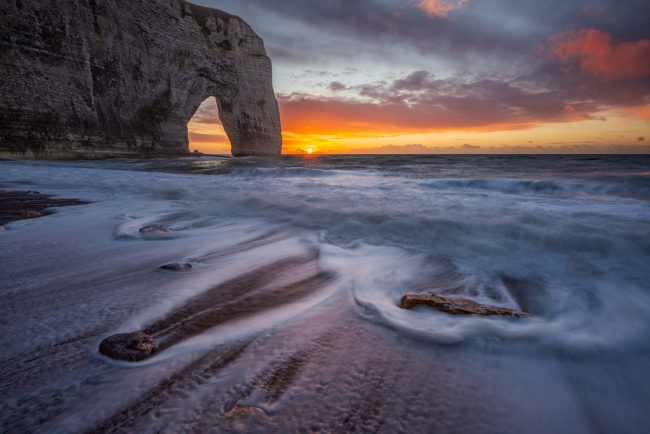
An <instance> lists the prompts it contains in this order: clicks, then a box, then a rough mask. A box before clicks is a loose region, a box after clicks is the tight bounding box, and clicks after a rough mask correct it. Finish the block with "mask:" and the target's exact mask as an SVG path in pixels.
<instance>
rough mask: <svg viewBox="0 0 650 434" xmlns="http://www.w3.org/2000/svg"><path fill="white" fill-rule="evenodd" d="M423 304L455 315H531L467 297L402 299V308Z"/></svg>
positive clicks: (406, 297) (437, 296)
mask: <svg viewBox="0 0 650 434" xmlns="http://www.w3.org/2000/svg"><path fill="white" fill-rule="evenodd" d="M421 304H422V305H426V306H430V307H433V308H435V309H438V310H440V311H442V312H447V313H451V314H454V315H482V316H490V315H499V316H511V317H516V318H519V317H529V316H530V314H529V313H526V312H520V311H518V310H514V309H509V308H507V307H497V306H490V305H489V304H481V303H477V302H475V301H472V300H468V299H466V298H449V297H440V296H439V295H405V296H404V297H402V300H401V307H402V309H412V308H414V307H415V306H419V305H421Z"/></svg>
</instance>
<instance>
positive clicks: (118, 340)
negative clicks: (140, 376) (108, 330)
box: [99, 332, 158, 362]
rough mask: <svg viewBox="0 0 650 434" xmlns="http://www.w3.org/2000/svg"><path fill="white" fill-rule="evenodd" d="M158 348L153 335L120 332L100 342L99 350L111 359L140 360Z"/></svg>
mask: <svg viewBox="0 0 650 434" xmlns="http://www.w3.org/2000/svg"><path fill="white" fill-rule="evenodd" d="M157 349H158V344H157V343H156V341H155V340H154V338H153V337H151V336H149V335H148V334H145V333H142V332H135V333H120V334H117V335H113V336H110V337H108V338H106V339H104V340H103V341H102V342H101V343H100V344H99V352H100V353H102V354H103V355H105V356H108V357H110V358H111V359H116V360H125V361H128V362H138V361H140V360H144V359H146V358H148V357H151V355H152V354H153V353H154V352H155V351H156V350H157Z"/></svg>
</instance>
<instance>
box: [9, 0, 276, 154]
mask: <svg viewBox="0 0 650 434" xmlns="http://www.w3.org/2000/svg"><path fill="white" fill-rule="evenodd" d="M0 5H1V6H2V10H3V13H5V18H3V21H5V22H6V23H7V25H6V26H4V27H3V29H0V33H1V34H2V37H3V38H4V39H5V40H8V41H10V43H9V45H8V46H6V48H3V51H4V50H5V49H6V50H7V53H2V54H3V55H5V54H6V58H7V59H8V61H7V62H4V63H3V64H2V65H0V68H2V69H0V74H1V75H0V78H1V79H2V80H0V83H1V84H0V86H2V95H3V97H4V98H0V138H1V139H2V140H0V152H1V153H3V154H5V155H6V154H10V155H34V156H42V157H74V156H83V157H95V156H97V157H101V156H112V155H176V154H185V153H187V152H188V138H187V123H188V122H189V120H190V119H191V117H192V116H193V115H194V113H195V111H196V109H197V108H198V106H199V105H200V104H201V102H202V101H203V100H205V99H206V98H207V97H210V96H214V97H215V98H216V99H217V103H218V106H219V116H220V118H221V122H222V124H223V127H224V130H225V131H226V133H227V135H228V137H229V139H230V142H231V146H232V153H233V155H235V156H245V155H259V156H272V155H279V154H280V153H281V150H282V136H281V127H280V115H279V111H278V105H277V101H276V99H275V95H274V92H273V86H272V70H271V61H270V59H269V58H268V56H267V55H266V51H265V49H264V43H263V41H262V39H261V38H259V37H258V36H257V35H256V34H255V32H254V31H253V30H252V29H251V27H250V26H249V25H248V24H246V23H245V22H244V21H243V20H242V19H241V18H238V17H236V16H233V15H230V14H227V13H225V12H222V11H218V10H215V9H209V8H204V7H200V6H196V5H193V4H191V3H187V2H185V1H184V0H139V1H133V0H102V1H98V0H89V1H83V2H79V1H76V0H32V1H30V2H24V1H22V2H21V1H16V0H0ZM34 47H35V48H36V49H34Z"/></svg>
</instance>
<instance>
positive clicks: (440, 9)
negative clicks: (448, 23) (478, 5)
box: [418, 0, 469, 17]
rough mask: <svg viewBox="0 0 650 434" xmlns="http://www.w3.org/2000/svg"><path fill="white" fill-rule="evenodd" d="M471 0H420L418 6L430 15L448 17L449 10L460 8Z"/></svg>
mask: <svg viewBox="0 0 650 434" xmlns="http://www.w3.org/2000/svg"><path fill="white" fill-rule="evenodd" d="M468 1H469V0H419V1H418V7H419V8H420V9H422V10H423V11H425V12H426V13H427V14H428V15H429V16H430V17H446V16H447V12H449V11H450V10H452V9H458V8H459V7H460V6H461V5H462V4H463V3H465V2H468Z"/></svg>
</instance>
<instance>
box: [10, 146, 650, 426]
mask: <svg viewBox="0 0 650 434" xmlns="http://www.w3.org/2000/svg"><path fill="white" fill-rule="evenodd" d="M0 188H2V189H11V190H22V191H26V190H38V191H40V192H42V193H48V194H56V195H59V196H61V197H66V198H76V199H81V200H87V201H91V202H92V203H90V204H88V205H82V206H76V207H66V208H60V209H57V211H56V213H55V214H54V215H51V216H47V217H44V218H40V219H33V220H25V221H19V222H14V223H11V224H8V225H7V226H6V228H5V230H4V231H2V232H0V274H1V275H2V284H1V285H0V306H2V307H0V317H2V318H3V324H4V325H3V329H4V331H3V333H2V336H0V358H1V359H2V360H4V361H5V362H4V363H5V364H6V366H9V367H10V368H9V370H8V372H7V374H3V379H2V382H3V390H5V391H6V392H3V395H5V398H4V399H3V401H4V402H3V403H0V406H1V407H0V417H1V419H0V420H1V421H2V423H1V425H2V426H3V427H4V428H8V429H9V430H11V429H12V428H13V429H16V430H35V429H41V430H45V431H61V432H64V431H69V430H72V431H74V430H84V429H91V428H97V427H98V426H99V427H101V426H104V427H105V426H106V425H101V424H102V423H104V424H105V423H106V420H113V421H115V420H118V419H120V417H121V418H123V420H126V421H127V422H124V423H126V424H127V425H126V426H127V427H128V428H129V429H134V430H136V431H140V430H145V431H147V430H151V431H156V430H158V429H161V430H163V431H178V430H181V431H185V430H199V431H201V430H202V428H206V427H212V428H215V427H219V428H223V429H224V430H226V431H227V430H232V431H242V430H243V431H247V430H255V429H263V430H266V429H270V430H271V431H273V430H276V431H286V430H289V431H294V430H316V431H319V430H321V431H338V430H351V429H352V428H354V427H356V428H357V429H362V428H363V429H367V430H369V431H381V430H385V431H386V432H394V431H403V432H431V430H434V431H435V430H438V431H445V432H540V433H543V432H550V431H556V432H572V433H574V432H639V433H640V432H647V431H646V430H647V427H648V426H650V416H649V415H650V387H648V385H650V370H649V368H650V156H647V155H644V156H633V155H630V156H599V155H593V156H587V155H585V156H514V155H513V156H509V155H493V156H490V155H449V156H443V155H376V156H372V155H367V156H354V155H340V156H337V155H311V156H284V157H282V158H277V159H261V158H229V157H217V156H215V157H201V158H186V159H172V160H169V159H160V160H147V161H143V160H106V161H80V162H42V161H3V162H0ZM154 224H158V225H164V226H166V227H167V228H168V229H169V231H167V232H164V233H159V234H155V233H154V234H151V233H149V234H147V233H146V232H141V231H140V229H141V228H143V227H146V226H151V225H154ZM242 245H243V246H246V248H242V247H241V246H242ZM215 252H217V253H215ZM305 255H312V256H311V257H312V258H313V261H312V262H313V264H312V265H310V267H313V270H312V269H306V268H305V267H303V266H302V265H301V266H300V267H299V269H295V270H293V269H287V270H285V271H282V270H279V271H278V272H277V273H276V274H274V275H273V279H275V280H274V282H276V283H273V284H272V285H271V284H269V285H270V286H268V285H267V286H260V287H259V288H258V289H256V290H259V291H260V292H261V293H263V292H264V291H267V290H268V291H271V290H272V289H269V288H276V287H283V286H282V285H285V286H286V285H289V284H292V282H293V283H295V281H297V280H298V281H302V280H300V279H303V278H307V277H309V276H311V275H312V274H313V273H318V272H323V271H327V272H328V273H330V275H331V276H332V278H331V279H330V280H328V281H327V283H325V284H322V285H320V284H319V286H318V287H317V288H314V290H313V291H311V292H309V294H306V295H304V296H301V297H297V298H296V299H295V300H294V299H292V300H291V301H290V302H283V303H282V304H281V305H277V306H276V305H273V304H272V303H271V304H269V306H268V308H265V309H263V310H261V311H256V312H254V313H251V314H249V315H246V316H243V317H241V318H240V317H238V318H237V320H236V321H225V322H224V323H220V324H219V325H217V326H215V327H214V328H210V329H209V330H207V331H204V332H202V333H200V334H198V335H196V336H192V337H191V338H188V339H186V340H183V341H182V342H180V343H179V344H177V345H174V346H172V347H171V348H169V349H166V350H165V351H163V352H161V353H160V354H159V355H157V356H156V357H154V358H153V359H151V360H150V361H146V362H140V363H137V364H135V365H137V367H135V368H134V367H133V366H134V365H128V364H125V363H121V362H113V361H110V360H108V359H105V358H103V357H101V356H100V355H98V353H97V352H96V346H97V344H98V342H99V341H100V340H101V339H103V338H104V337H106V336H108V335H110V334H112V333H117V332H121V331H133V330H136V329H140V328H143V327H145V326H146V325H147V324H150V323H152V322H154V321H156V319H157V318H160V317H161V316H164V315H165V313H166V312H169V311H171V310H173V309H174V308H175V307H177V306H179V305H182V304H183V303H185V302H186V301H187V300H189V299H191V298H192V297H196V296H197V295H199V294H201V293H203V292H205V291H206V290H208V289H210V288H212V287H214V286H215V285H216V284H218V283H220V282H225V281H228V280H229V279H233V278H236V277H237V276H242V275H245V274H246V273H249V272H251V271H252V270H256V269H259V268H260V267H265V266H268V265H269V264H273V263H276V262H277V261H280V260H283V259H286V258H296V257H305ZM168 262H191V263H192V264H193V265H194V267H193V268H192V270H191V271H189V272H182V273H169V272H161V271H159V270H157V268H158V267H159V266H160V265H163V264H165V263H168ZM292 270H293V271H292ZM310 273H312V274H310ZM299 278H300V279H299ZM273 285H275V286H273ZM407 293H409V294H410V293H421V294H439V295H444V296H448V297H464V298H470V299H473V300H476V301H478V302H481V303H487V304H491V305H496V306H504V307H510V308H514V309H519V310H524V311H526V312H529V313H531V314H532V315H533V317H532V318H530V319H520V320H509V319H503V318H492V317H491V318H484V317H461V316H452V315H449V314H445V313H442V312H438V311H434V310H432V309H427V308H421V309H415V310H413V311H407V310H402V309H400V307H399V300H400V298H401V296H403V295H405V294H407ZM243 341H245V342H247V344H246V345H247V346H246V347H245V349H244V350H242V352H241V354H240V353H238V354H240V355H239V356H238V358H237V359H236V360H235V361H234V362H232V363H231V364H229V365H228V366H225V367H222V368H220V369H221V371H218V372H217V373H214V372H216V371H209V372H212V374H210V375H208V374H205V372H204V371H201V372H199V371H197V369H198V368H196V366H197V365H196V364H195V365H191V364H192V363H194V362H196V360H203V359H201V357H205V356H206V354H212V353H211V352H214V351H217V353H219V351H220V350H219V349H220V348H224V351H225V349H227V348H231V346H233V345H236V344H237V345H239V344H241V342H243ZM71 342H72V343H71ZM57 345H58V346H57ZM61 348H63V349H61ZM32 356H33V357H32ZM34 357H37V358H34ZM127 365H128V366H127ZM187 366H194V367H193V368H192V369H194V371H192V369H190V371H189V372H194V374H187V372H188V371H187V369H188V368H187ZM282 366H284V367H285V368H286V367H287V366H289V367H290V369H289V368H287V369H288V370H286V369H285V371H282V369H284V368H282ZM291 367H293V368H291ZM183 369H185V371H182V370H183ZM278 369H280V371H278ZM181 371H182V372H184V374H183V375H190V376H192V375H195V377H192V378H193V380H192V381H193V382H186V383H183V382H182V381H181V380H178V381H180V383H179V384H177V385H176V386H177V388H179V390H180V391H179V392H178V393H177V394H174V393H172V392H170V390H172V391H173V390H175V389H173V388H171V386H170V389H169V390H167V389H165V390H162V389H156V387H157V386H156V385H160V384H162V382H164V381H165V379H166V378H167V379H169V378H170V376H173V375H177V377H173V378H179V377H178V375H180V374H179V372H181ZM195 371H196V372H195ZM274 372H275V373H277V372H280V374H281V375H280V374H278V375H279V376H276V377H274V376H273V373H274ZM206 375H207V377H206ZM181 377H182V376H181ZM182 378H185V377H182ZM269 378H272V379H273V380H272V381H271V380H269ZM199 379H202V380H199ZM170 381H171V380H170ZM265 381H266V382H265ZM282 381H284V383H282ZM278 382H280V384H281V385H283V386H282V387H280V388H279V389H278V384H279V383H278ZM269 384H271V386H269ZM181 386H182V387H181ZM152 391H153V392H152ZM147 393H149V394H150V395H146V394H147ZM152 393H153V395H151V394H152ZM143 396H149V398H147V399H148V401H149V402H150V404H148V405H149V406H150V407H151V408H150V409H154V411H153V412H152V413H149V412H148V411H147V412H144V410H142V409H141V410H138V408H139V407H137V406H136V407H133V406H134V405H135V404H133V403H134V402H135V403H137V402H139V401H138V400H139V399H140V400H142V399H143V398H142V397H143ZM163 397H164V399H163ZM143 402H144V401H143ZM142 405H144V407H142V408H147V405H146V404H142ZM237 406H239V407H242V408H243V407H247V408H248V407H251V406H252V407H255V408H257V409H261V410H259V412H253V413H251V414H246V415H245V416H242V417H239V416H238V417H234V416H232V409H233V408H235V407H237ZM124 408H127V409H130V410H129V411H130V412H129V411H127V412H126V413H124V411H125V410H124ZM134 408H135V409H134ZM237 408H238V407H237ZM229 411H230V412H231V413H229ZM247 411H248V410H247ZM120 412H122V413H120ZM34 413H38V414H39V415H40V416H42V417H40V418H38V419H37V418H35V417H31V416H29V415H30V414H34ZM116 414H117V415H119V414H122V416H119V417H117V416H115V415H116ZM154 414H155V415H156V416H155V417H154V416H153V415H154ZM111 417H113V418H115V417H117V419H111ZM208 430H209V429H208Z"/></svg>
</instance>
